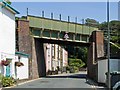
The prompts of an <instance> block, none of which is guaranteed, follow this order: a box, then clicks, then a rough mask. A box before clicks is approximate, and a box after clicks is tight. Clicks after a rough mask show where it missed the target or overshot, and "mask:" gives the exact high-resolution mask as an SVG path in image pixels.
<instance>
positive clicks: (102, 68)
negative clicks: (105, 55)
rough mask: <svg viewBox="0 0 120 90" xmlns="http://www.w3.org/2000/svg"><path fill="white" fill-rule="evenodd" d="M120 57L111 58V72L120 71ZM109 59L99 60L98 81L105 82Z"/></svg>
mask: <svg viewBox="0 0 120 90" xmlns="http://www.w3.org/2000/svg"><path fill="white" fill-rule="evenodd" d="M119 64H120V59H110V72H114V71H119V72H120V65H119ZM107 71H108V70H107V59H105V60H100V61H98V82H100V83H105V82H106V75H105V73H106V72H107Z"/></svg>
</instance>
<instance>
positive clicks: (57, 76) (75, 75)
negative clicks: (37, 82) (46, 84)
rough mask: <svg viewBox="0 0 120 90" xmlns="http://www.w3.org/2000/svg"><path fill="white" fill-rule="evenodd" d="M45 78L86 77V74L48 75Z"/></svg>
mask: <svg viewBox="0 0 120 90" xmlns="http://www.w3.org/2000/svg"><path fill="white" fill-rule="evenodd" d="M45 78H77V79H81V78H84V79H85V78H86V74H73V75H55V76H52V75H51V76H46V77H45Z"/></svg>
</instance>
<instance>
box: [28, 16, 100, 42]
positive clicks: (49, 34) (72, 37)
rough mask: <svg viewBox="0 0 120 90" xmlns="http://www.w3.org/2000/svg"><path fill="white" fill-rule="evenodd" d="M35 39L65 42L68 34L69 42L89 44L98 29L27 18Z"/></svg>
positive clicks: (70, 23) (53, 20)
mask: <svg viewBox="0 0 120 90" xmlns="http://www.w3.org/2000/svg"><path fill="white" fill-rule="evenodd" d="M27 19H28V20H29V26H30V30H31V34H32V35H33V37H39V38H46V39H56V40H64V36H65V34H66V33H67V35H68V37H69V38H67V40H68V41H76V42H89V36H90V35H91V33H92V32H93V31H95V30H98V28H94V27H89V26H85V25H82V24H78V23H73V22H66V21H60V20H55V19H48V18H43V17H36V16H30V15H29V16H27Z"/></svg>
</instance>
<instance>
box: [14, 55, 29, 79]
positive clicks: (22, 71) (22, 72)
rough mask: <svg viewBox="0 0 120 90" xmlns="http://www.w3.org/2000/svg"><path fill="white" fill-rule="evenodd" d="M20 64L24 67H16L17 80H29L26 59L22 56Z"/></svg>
mask: <svg viewBox="0 0 120 90" xmlns="http://www.w3.org/2000/svg"><path fill="white" fill-rule="evenodd" d="M20 62H22V63H23V64H24V66H21V67H16V68H17V78H19V79H28V78H29V69H28V58H27V57H24V56H22V57H21V59H20Z"/></svg>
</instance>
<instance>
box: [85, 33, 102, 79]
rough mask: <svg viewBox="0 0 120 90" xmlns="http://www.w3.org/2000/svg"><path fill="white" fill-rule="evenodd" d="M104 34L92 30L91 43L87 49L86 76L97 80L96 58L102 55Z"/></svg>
mask: <svg viewBox="0 0 120 90" xmlns="http://www.w3.org/2000/svg"><path fill="white" fill-rule="evenodd" d="M103 40H104V36H103V33H102V32H101V31H94V32H93V33H92V35H91V37H90V42H91V45H90V47H89V50H88V60H87V66H88V77H90V78H92V79H94V80H96V81H97V78H98V63H97V62H98V58H100V57H103V56H104V42H103Z"/></svg>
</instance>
